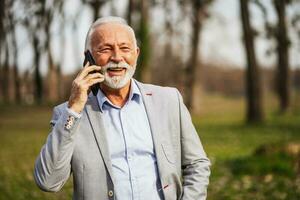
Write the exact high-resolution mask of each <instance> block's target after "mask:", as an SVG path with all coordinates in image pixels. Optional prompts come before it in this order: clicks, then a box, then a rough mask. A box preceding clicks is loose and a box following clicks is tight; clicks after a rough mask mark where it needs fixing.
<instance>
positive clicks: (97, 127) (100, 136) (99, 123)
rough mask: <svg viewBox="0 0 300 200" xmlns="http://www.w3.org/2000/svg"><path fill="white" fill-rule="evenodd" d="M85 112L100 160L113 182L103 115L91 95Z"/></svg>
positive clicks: (95, 99)
mask: <svg viewBox="0 0 300 200" xmlns="http://www.w3.org/2000/svg"><path fill="white" fill-rule="evenodd" d="M85 110H86V112H87V115H88V118H89V121H90V123H91V126H92V129H93V133H94V137H95V140H96V142H97V145H98V148H99V150H100V153H101V156H102V159H103V161H104V163H105V165H106V169H107V171H108V173H109V175H110V177H111V179H112V180H113V174H112V164H111V160H110V154H109V150H108V146H107V139H106V132H105V127H104V123H103V113H102V112H101V111H100V108H99V104H98V101H97V98H96V97H95V96H93V95H92V94H90V95H89V99H88V101H87V103H86V106H85Z"/></svg>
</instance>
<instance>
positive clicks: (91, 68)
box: [78, 65, 101, 79]
mask: <svg viewBox="0 0 300 200" xmlns="http://www.w3.org/2000/svg"><path fill="white" fill-rule="evenodd" d="M100 70H101V67H100V66H97V65H91V66H88V67H85V68H83V70H82V71H81V72H80V74H79V76H78V79H83V78H84V77H86V76H87V75H88V74H89V73H90V72H92V71H100Z"/></svg>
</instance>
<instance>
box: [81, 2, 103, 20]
mask: <svg viewBox="0 0 300 200" xmlns="http://www.w3.org/2000/svg"><path fill="white" fill-rule="evenodd" d="M82 2H83V3H84V4H87V5H89V6H90V7H91V8H92V10H93V14H94V17H93V18H94V21H96V20H97V18H99V17H101V13H100V11H101V8H102V6H103V5H104V4H105V3H106V2H108V1H107V0H82Z"/></svg>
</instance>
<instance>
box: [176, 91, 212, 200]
mask: <svg viewBox="0 0 300 200" xmlns="http://www.w3.org/2000/svg"><path fill="white" fill-rule="evenodd" d="M177 95H178V99H179V107H180V108H179V112H180V127H181V136H180V137H181V163H182V166H181V167H182V177H183V195H182V200H205V199H206V197H207V186H208V184H209V176H210V168H209V167H210V161H209V159H208V158H207V156H206V153H205V151H204V149H203V146H202V144H201V141H200V139H199V136H198V134H197V132H196V129H195V127H194V125H193V123H192V119H191V116H190V113H189V111H188V109H187V108H186V106H185V105H184V103H183V99H182V96H181V95H180V93H179V91H178V90H177Z"/></svg>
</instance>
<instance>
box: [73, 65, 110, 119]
mask: <svg viewBox="0 0 300 200" xmlns="http://www.w3.org/2000/svg"><path fill="white" fill-rule="evenodd" d="M100 70H101V67H100V66H96V65H91V66H89V62H88V63H87V64H86V65H85V66H84V68H83V69H82V70H81V71H80V72H79V73H78V75H77V77H76V78H75V80H74V81H73V83H72V89H71V95H70V98H69V102H68V107H69V108H70V109H71V110H73V111H75V112H77V113H80V112H81V111H82V110H83V108H84V106H85V103H86V101H87V97H88V93H89V91H90V87H91V86H92V85H94V84H96V83H101V82H103V81H104V76H103V75H102V74H101V73H100ZM92 71H96V72H94V73H90V72H92Z"/></svg>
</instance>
